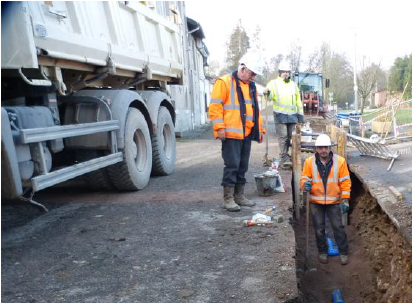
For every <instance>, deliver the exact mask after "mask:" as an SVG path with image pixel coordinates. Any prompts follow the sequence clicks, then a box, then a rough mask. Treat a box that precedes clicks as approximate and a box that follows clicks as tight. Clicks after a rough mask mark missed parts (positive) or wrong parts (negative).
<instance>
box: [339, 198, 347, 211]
mask: <svg viewBox="0 0 412 303" xmlns="http://www.w3.org/2000/svg"><path fill="white" fill-rule="evenodd" d="M340 208H341V210H342V214H347V213H348V212H349V200H348V199H343V200H342V203H341V204H340Z"/></svg>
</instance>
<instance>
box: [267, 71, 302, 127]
mask: <svg viewBox="0 0 412 303" xmlns="http://www.w3.org/2000/svg"><path fill="white" fill-rule="evenodd" d="M266 88H267V89H268V90H269V93H270V94H269V100H270V101H273V111H274V112H276V113H281V114H285V115H296V114H297V115H301V116H302V119H303V104H302V101H301V99H300V93H299V88H298V86H297V85H296V83H295V82H293V81H292V80H290V81H289V82H285V81H284V80H283V78H282V77H277V78H276V79H274V80H271V81H269V83H268V84H267V85H266Z"/></svg>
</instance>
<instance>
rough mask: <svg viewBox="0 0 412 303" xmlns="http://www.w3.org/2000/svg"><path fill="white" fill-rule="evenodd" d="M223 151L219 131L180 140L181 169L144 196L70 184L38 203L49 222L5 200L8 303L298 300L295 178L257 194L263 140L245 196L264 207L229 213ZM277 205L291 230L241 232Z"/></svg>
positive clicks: (4, 288) (249, 229)
mask: <svg viewBox="0 0 412 303" xmlns="http://www.w3.org/2000/svg"><path fill="white" fill-rule="evenodd" d="M220 148H221V144H220V142H218V141H215V140H213V139H212V132H211V131H209V132H207V133H206V134H205V135H204V136H203V137H202V138H201V139H198V140H185V139H183V140H180V141H179V142H178V143H177V162H176V170H175V172H174V173H173V174H172V175H171V176H168V177H156V178H152V179H151V181H150V183H149V186H148V187H147V188H146V189H144V190H142V191H139V192H127V193H119V192H92V191H90V190H89V189H88V188H87V187H84V186H82V184H81V183H79V182H77V183H76V182H71V183H69V184H66V185H64V186H60V187H57V188H52V189H49V190H45V191H43V192H40V193H38V194H36V195H35V197H34V200H36V201H37V202H40V203H42V204H44V205H45V206H47V207H48V208H49V209H50V211H49V212H48V213H43V212H42V211H40V210H38V209H36V208H34V207H33V206H28V205H27V204H23V203H22V202H19V203H17V204H16V203H15V202H13V203H14V204H12V203H11V202H7V201H3V205H2V300H3V302H10V303H13V302H33V303H34V302H99V303H102V302H107V303H112V302H181V301H184V302H245V301H254V302H293V300H295V299H296V298H297V297H298V290H297V281H296V279H297V278H296V268H295V259H294V256H295V237H294V232H293V228H292V225H291V224H290V223H289V222H290V218H291V212H290V208H291V206H292V202H291V198H290V194H291V192H290V172H282V177H283V181H284V183H285V185H286V186H287V192H286V193H278V194H276V195H275V196H272V197H259V196H258V195H257V193H256V186H255V181H254V178H253V173H258V172H263V171H265V168H263V167H262V158H263V155H264V152H265V144H257V143H255V142H254V143H253V146H252V156H251V163H250V168H249V172H248V175H247V179H248V182H249V183H248V184H247V186H246V196H247V197H248V198H250V199H252V200H254V201H255V202H256V203H257V205H256V206H255V207H253V208H252V209H250V208H242V210H241V212H239V213H230V212H227V211H225V210H224V209H223V208H222V188H221V186H220V180H221V175H222V169H223V160H222V158H221V155H220ZM274 148H275V144H274V143H273V142H270V154H274V153H275V150H274ZM268 205H275V206H276V211H275V214H282V215H283V216H284V221H283V222H281V223H274V225H273V226H271V227H263V226H254V227H244V226H242V221H243V220H245V219H250V218H251V217H252V215H253V214H255V213H257V212H262V211H264V210H265V209H266V207H268Z"/></svg>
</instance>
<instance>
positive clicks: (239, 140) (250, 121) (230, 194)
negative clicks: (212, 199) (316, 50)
mask: <svg viewBox="0 0 412 303" xmlns="http://www.w3.org/2000/svg"><path fill="white" fill-rule="evenodd" d="M239 63H240V64H239V67H238V70H237V71H234V72H233V73H231V74H228V75H225V76H222V77H219V78H218V79H217V80H216V83H215V85H214V87H213V91H212V96H211V104H210V107H209V114H210V120H211V121H212V123H213V129H214V134H215V139H219V140H221V141H222V158H223V161H224V165H225V166H224V169H223V178H222V183H221V185H222V186H223V200H224V208H225V209H226V210H228V211H239V210H240V206H249V207H252V206H254V205H255V203H254V202H252V201H250V200H248V199H246V197H245V196H244V190H245V184H246V178H245V174H246V172H247V170H248V166H249V157H250V150H251V145H252V140H255V141H258V142H259V143H261V142H262V140H263V134H264V133H265V129H264V128H263V127H262V125H263V122H262V118H261V117H260V112H259V103H258V99H257V97H258V93H257V90H256V85H255V83H254V79H255V76H256V74H259V75H261V74H262V70H263V68H262V65H261V64H260V63H259V61H258V60H257V59H256V58H254V57H253V55H250V54H246V55H245V56H243V58H242V59H241V60H240V62H239Z"/></svg>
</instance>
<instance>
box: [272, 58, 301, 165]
mask: <svg viewBox="0 0 412 303" xmlns="http://www.w3.org/2000/svg"><path fill="white" fill-rule="evenodd" d="M278 70H279V77H277V78H276V79H274V80H271V81H269V83H268V84H267V85H266V89H265V94H266V95H268V100H269V101H272V102H273V115H274V119H275V123H276V135H277V137H278V142H279V157H280V163H279V167H280V168H282V169H290V168H291V167H292V161H291V157H290V154H289V147H290V142H291V139H292V132H293V130H294V129H295V126H296V124H297V123H304V122H305V119H304V115H303V105H302V101H301V100H300V92H299V87H298V86H297V85H296V83H295V82H293V80H292V79H291V72H292V70H291V67H290V65H289V63H287V62H286V61H282V62H281V63H280V64H279V67H278Z"/></svg>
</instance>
